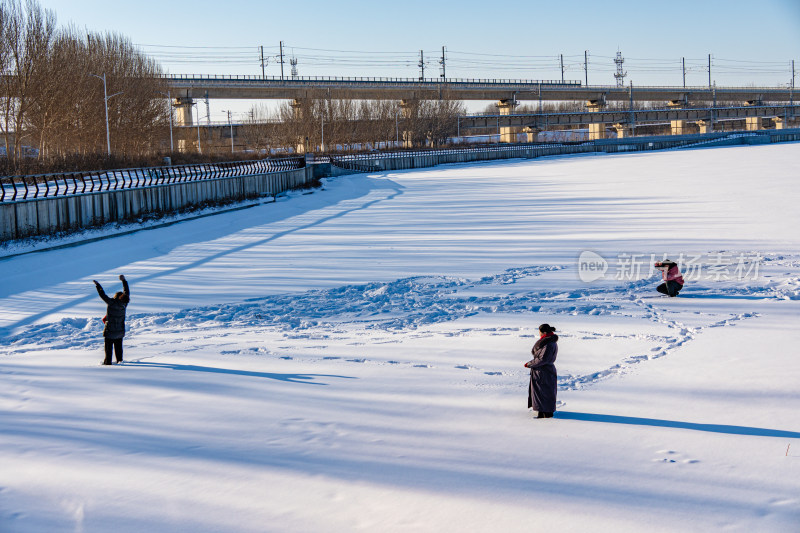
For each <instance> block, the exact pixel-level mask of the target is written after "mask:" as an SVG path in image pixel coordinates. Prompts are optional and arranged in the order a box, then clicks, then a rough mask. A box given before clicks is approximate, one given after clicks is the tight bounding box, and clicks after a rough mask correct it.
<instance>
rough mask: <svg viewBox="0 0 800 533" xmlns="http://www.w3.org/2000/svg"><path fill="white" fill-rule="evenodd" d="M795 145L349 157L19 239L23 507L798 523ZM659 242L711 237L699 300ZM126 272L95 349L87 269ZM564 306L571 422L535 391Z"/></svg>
mask: <svg viewBox="0 0 800 533" xmlns="http://www.w3.org/2000/svg"><path fill="white" fill-rule="evenodd" d="M798 156H800V144H785V145H773V146H755V147H735V148H718V149H706V150H691V151H671V152H660V153H646V154H644V153H643V154H630V155H613V156H612V155H605V156H580V157H563V158H551V159H541V160H534V161H510V162H502V163H491V164H476V165H453V166H444V167H438V168H434V169H429V170H423V171H415V172H412V171H408V172H391V173H385V174H370V175H358V176H346V177H341V178H337V179H331V180H327V181H326V182H325V186H324V190H321V191H317V192H315V193H314V194H311V195H300V196H296V197H293V198H291V199H289V200H288V201H283V202H278V203H276V204H264V205H258V206H255V207H252V208H249V209H244V210H240V211H234V212H229V213H224V214H219V215H215V216H212V217H206V218H202V219H198V220H193V221H187V222H182V223H179V224H176V225H173V226H170V227H165V228H159V229H152V230H147V231H142V232H138V233H134V234H130V235H125V236H121V237H117V238H113V239H108V240H103V241H98V242H93V243H89V244H85V245H80V246H75V247H71V248H65V249H60V250H53V251H48V252H42V253H34V254H28V255H24V256H20V257H15V258H11V259H7V260H4V261H0V279H3V280H4V281H3V283H2V284H0V334H2V335H3V336H2V338H0V375H2V379H3V382H4V387H3V390H2V391H1V392H0V426H1V427H2V428H3V429H2V435H3V438H2V440H0V465H2V468H0V529H2V530H3V531H5V530H9V531H15V532H16V531H22V532H29V531H30V532H33V531H107V530H110V529H114V530H115V531H123V532H124V531H142V530H144V529H150V530H153V531H193V532H196V531H199V532H205V531H208V532H211V531H358V530H362V531H377V530H379V531H442V530H449V529H455V528H458V529H462V530H467V531H530V530H531V528H532V527H536V526H538V527H541V528H542V529H544V528H545V527H548V528H550V529H554V530H556V531H632V532H633V531H641V529H642V527H643V526H645V527H647V528H648V530H653V531H709V530H730V531H787V532H788V531H794V530H795V528H796V525H797V524H798V523H800V496H798V492H797V483H796V479H797V478H798V476H800V414H798V413H800V409H798V407H800V394H798V393H797V383H798V382H800V363H799V362H798V359H797V357H796V355H797V349H796V346H797V345H798V343H797V341H798V338H797V337H798V334H797V333H796V317H797V316H798V314H800V313H799V312H800V244H799V243H798V240H797V237H796V228H797V227H798V223H800V214H799V212H798V210H797V209H796V203H797V200H798V198H800V190H799V187H800V186H798V184H797V180H796V176H797V175H798V163H797V161H798ZM584 251H591V252H593V253H595V254H597V255H598V256H600V257H602V258H604V259H605V260H607V261H608V272H607V274H606V277H605V279H601V280H598V281H595V282H593V283H587V282H585V281H582V280H581V276H580V275H579V271H578V266H579V265H578V258H579V256H580V254H581V252H584ZM663 254H668V255H669V257H672V258H677V257H679V256H680V255H681V254H683V256H684V258H686V259H687V260H690V262H691V259H692V258H699V259H696V260H695V264H696V266H697V268H696V270H695V272H693V275H694V277H693V278H691V279H692V281H691V282H690V283H688V284H687V288H686V289H685V291H684V292H683V293H682V294H681V297H680V298H677V299H668V298H659V297H656V296H655V293H654V291H653V288H654V286H655V284H656V281H655V278H650V279H647V275H648V274H649V270H648V267H649V263H650V258H651V256H655V257H656V258H657V259H660V258H662V257H663ZM742 258H744V259H745V261H744V262H742ZM639 263H641V265H642V269H641V270H636V269H635V268H632V267H633V266H635V264H639ZM743 265H744V268H742V266H743ZM737 267H739V270H737ZM119 273H124V274H125V275H126V276H127V277H128V279H129V280H130V282H131V292H132V303H131V305H130V307H129V311H128V312H129V321H128V323H129V331H130V333H129V336H128V337H127V338H126V341H125V349H126V363H125V364H124V365H122V366H119V367H111V368H108V367H100V366H98V363H99V362H100V361H101V359H102V354H101V351H102V346H101V342H100V339H99V335H100V333H99V332H100V330H101V329H102V326H101V322H100V317H101V316H102V315H103V312H104V306H103V304H102V302H101V301H100V300H99V299H98V298H97V296H96V294H95V293H94V289H93V288H92V285H91V280H92V279H98V280H99V281H100V282H101V283H104V285H107V290H116V289H115V288H114V283H115V282H114V280H115V278H116V275H117V274H119ZM541 322H549V323H551V324H554V325H556V326H557V327H558V329H559V335H560V337H561V341H560V343H559V344H560V346H561V348H560V352H559V360H558V361H557V367H558V370H559V385H560V391H559V400H560V401H561V406H560V408H559V412H558V413H557V418H556V419H552V420H532V419H531V415H530V413H529V412H526V410H525V394H526V392H525V391H526V379H527V378H526V369H524V368H523V367H522V362H523V361H525V360H527V359H528V353H529V350H530V346H531V345H532V344H533V341H534V334H535V330H536V327H537V326H538V324H539V323H541Z"/></svg>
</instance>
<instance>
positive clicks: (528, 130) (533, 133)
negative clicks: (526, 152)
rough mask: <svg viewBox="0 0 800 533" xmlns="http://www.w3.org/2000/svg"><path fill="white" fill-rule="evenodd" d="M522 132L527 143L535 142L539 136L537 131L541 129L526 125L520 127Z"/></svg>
mask: <svg viewBox="0 0 800 533" xmlns="http://www.w3.org/2000/svg"><path fill="white" fill-rule="evenodd" d="M522 131H523V133H525V136H526V137H527V138H526V140H527V142H529V143H535V142H536V141H537V140H538V138H539V132H540V131H542V130H541V129H540V128H534V127H533V126H526V127H524V128H522Z"/></svg>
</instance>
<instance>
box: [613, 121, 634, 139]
mask: <svg viewBox="0 0 800 533" xmlns="http://www.w3.org/2000/svg"><path fill="white" fill-rule="evenodd" d="M613 128H614V129H615V130H616V132H617V139H625V138H627V137H633V128H631V127H630V126H629V125H628V124H614V126H613Z"/></svg>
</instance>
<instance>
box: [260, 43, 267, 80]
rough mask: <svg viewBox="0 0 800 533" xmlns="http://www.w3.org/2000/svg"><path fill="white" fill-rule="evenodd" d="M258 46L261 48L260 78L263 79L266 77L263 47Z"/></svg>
mask: <svg viewBox="0 0 800 533" xmlns="http://www.w3.org/2000/svg"><path fill="white" fill-rule="evenodd" d="M259 48H260V49H261V79H262V80H263V79H264V78H266V77H267V76H266V75H265V73H264V47H263V46H259Z"/></svg>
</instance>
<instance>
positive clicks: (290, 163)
mask: <svg viewBox="0 0 800 533" xmlns="http://www.w3.org/2000/svg"><path fill="white" fill-rule="evenodd" d="M304 166H305V159H304V158H302V157H289V158H281V159H260V160H255V161H238V162H224V163H202V164H195V165H174V166H161V167H148V168H128V169H121V170H99V171H93V172H59V173H51V174H37V175H29V176H5V177H0V202H14V201H16V200H28V199H34V198H54V197H57V196H71V195H77V194H86V193H93V192H100V191H110V190H122V189H135V188H138V187H151V186H155V185H167V184H172V183H183V182H189V181H200V180H210V179H217V178H230V177H235V176H246V175H254V174H269V173H272V172H283V171H286V170H294V169H298V168H302V167H304Z"/></svg>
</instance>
